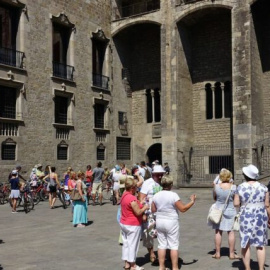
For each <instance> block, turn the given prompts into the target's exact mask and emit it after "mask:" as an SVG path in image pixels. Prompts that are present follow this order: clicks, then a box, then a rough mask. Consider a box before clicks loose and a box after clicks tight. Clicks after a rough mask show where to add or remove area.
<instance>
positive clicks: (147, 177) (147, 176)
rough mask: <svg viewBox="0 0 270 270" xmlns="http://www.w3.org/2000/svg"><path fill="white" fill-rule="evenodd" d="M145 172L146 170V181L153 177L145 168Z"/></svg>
mask: <svg viewBox="0 0 270 270" xmlns="http://www.w3.org/2000/svg"><path fill="white" fill-rule="evenodd" d="M144 170H145V174H144V180H147V179H149V178H151V177H152V176H151V173H150V172H149V170H148V168H145V167H144Z"/></svg>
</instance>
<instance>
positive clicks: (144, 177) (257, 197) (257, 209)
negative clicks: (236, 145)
mask: <svg viewBox="0 0 270 270" xmlns="http://www.w3.org/2000/svg"><path fill="white" fill-rule="evenodd" d="M48 169H49V173H47V174H46V173H44V172H42V165H41V164H37V165H36V166H35V167H34V168H33V170H32V172H31V175H30V179H31V182H32V184H35V181H38V180H40V179H42V180H44V181H48V182H49V185H48V189H49V192H50V199H49V206H50V208H51V209H54V204H55V200H56V189H57V187H60V185H61V183H60V181H59V176H58V175H57V173H56V168H55V167H50V166H48ZM20 170H21V167H20V166H17V167H16V168H15V169H14V170H12V172H11V173H10V175H9V179H10V184H11V189H12V191H11V196H10V197H11V200H12V213H16V200H17V198H18V196H19V193H20V192H19V189H20V180H19V178H21V179H22V180H25V179H24V178H23V177H22V176H21V175H20V174H19V172H20ZM242 172H243V176H244V178H245V180H246V181H245V182H243V183H242V184H240V185H239V186H238V187H237V186H236V185H235V184H234V180H233V176H232V173H231V172H230V171H229V170H227V169H225V168H223V169H221V171H220V174H219V175H218V176H217V177H216V179H215V180H214V182H213V198H214V200H215V203H214V204H213V205H212V206H211V208H210V211H209V215H208V225H210V226H211V227H212V228H213V229H214V230H215V254H214V255H213V256H212V258H213V259H220V257H221V251H220V250H221V242H222V234H223V232H227V234H228V244H229V259H230V260H238V259H241V258H242V260H243V263H244V265H245V269H246V270H250V269H251V268H250V257H251V251H250V247H251V246H254V247H256V252H257V259H258V264H259V270H263V269H264V264H265V246H266V245H267V244H268V237H267V228H268V226H269V225H270V222H269V217H270V208H269V192H268V188H267V187H266V186H265V185H263V184H261V183H259V182H258V181H257V179H258V174H259V171H258V169H257V168H256V167H255V166H254V165H249V166H246V167H243V168H242ZM104 181H106V183H112V185H113V190H114V193H115V196H116V198H117V204H118V205H119V211H118V216H119V217H118V221H119V224H120V229H121V232H120V236H121V237H120V242H121V244H122V260H123V261H124V269H131V270H142V269H144V268H143V267H141V266H138V265H136V257H137V253H138V249H139V244H140V240H143V246H144V247H145V248H146V249H147V251H148V253H149V259H150V261H151V262H152V263H154V262H157V260H158V262H159V270H167V269H168V268H166V266H165V255H166V250H168V249H169V250H170V257H171V263H172V270H178V269H179V268H178V249H179V214H178V212H179V211H180V212H186V211H187V210H188V209H190V208H191V207H192V206H193V205H194V204H195V201H196V195H195V194H192V195H191V196H190V201H189V202H188V203H187V204H184V203H183V201H182V200H181V198H180V197H179V195H178V194H177V193H175V192H173V191H172V190H171V189H172V186H173V178H172V177H171V176H170V169H169V166H168V164H164V166H161V165H160V164H159V162H158V161H155V162H154V163H153V164H146V163H145V162H144V161H141V162H140V163H136V164H134V166H133V167H132V168H131V169H128V168H126V166H125V164H123V163H122V164H117V165H115V166H114V168H112V169H111V170H109V169H108V168H105V169H103V168H102V163H101V162H98V163H97V165H96V167H95V168H94V169H93V170H92V167H91V165H88V166H87V168H86V171H85V172H81V171H79V172H74V171H73V170H72V168H71V167H69V168H68V169H67V171H66V172H65V174H64V189H65V190H66V191H67V192H69V194H71V193H72V191H73V190H76V191H77V193H78V194H79V196H80V199H79V200H75V199H74V200H73V202H72V215H73V225H74V226H75V227H85V226H86V225H87V224H88V217H87V211H88V202H87V196H86V194H87V188H88V187H89V186H90V187H92V197H93V205H95V196H96V194H98V196H99V198H98V201H99V204H100V205H102V185H103V183H104ZM120 190H121V192H120ZM214 208H215V209H219V210H221V211H220V212H221V216H220V217H221V218H220V219H219V221H218V222H214V221H213V219H212V218H211V211H213V209H214ZM238 208H239V211H237V210H238ZM237 217H239V219H237ZM237 220H238V221H239V233H240V242H241V255H242V256H241V257H240V256H238V255H237V254H236V252H235V238H236V237H235V231H234V229H235V222H236V221H237ZM156 238H157V241H158V252H157V254H158V258H157V257H156V253H155V251H154V239H156Z"/></svg>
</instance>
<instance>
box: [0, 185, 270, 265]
mask: <svg viewBox="0 0 270 270" xmlns="http://www.w3.org/2000/svg"><path fill="white" fill-rule="evenodd" d="M176 192H177V193H178V194H179V195H180V197H181V198H182V200H183V201H184V202H188V201H189V195H190V194H192V193H196V194H197V198H198V199H197V202H196V204H195V206H194V207H193V208H191V209H190V211H188V212H186V213H184V214H182V213H181V214H180V227H181V229H180V253H179V255H180V257H181V258H182V259H183V261H181V264H180V266H181V267H180V268H181V269H183V270H193V269H200V270H204V269H205V270H210V269H215V270H216V269H244V268H243V266H242V263H241V261H230V260H229V258H228V248H227V247H228V244H227V235H226V234H224V237H223V243H222V247H223V248H222V258H221V259H220V260H214V259H212V258H211V255H212V254H213V252H214V251H213V248H214V241H213V239H214V231H213V230H212V229H211V228H209V227H208V226H207V225H206V216H207V213H208V209H209V206H210V205H211V203H212V198H211V189H180V190H177V191H176ZM56 206H59V207H57V208H56V209H53V210H51V209H49V207H48V203H45V202H41V203H40V204H38V205H37V206H36V207H35V210H34V211H31V212H30V213H28V214H25V213H24V212H20V213H18V214H12V213H11V209H10V207H9V205H8V204H5V205H0V269H4V270H26V269H40V270H41V269H44V270H45V269H46V270H47V269H59V270H62V269H63V270H72V269H84V270H85V269H90V270H104V269H111V270H120V269H123V262H122V261H121V246H119V245H118V243H117V241H118V236H119V226H118V223H117V221H116V212H117V206H113V205H111V204H110V203H109V202H105V204H104V205H103V206H95V207H93V206H89V209H88V210H89V212H88V217H89V225H88V226H87V227H85V228H74V227H73V226H72V223H71V222H70V220H71V209H70V208H68V209H66V210H64V209H63V208H62V207H60V203H59V201H57V203H56ZM236 238H237V242H236V250H237V252H238V253H240V248H239V236H238V233H237V234H236ZM252 260H253V261H252V269H258V265H257V262H256V261H257V259H256V255H255V250H254V249H253V250H252ZM179 261H180V260H179ZM137 263H138V264H139V265H141V266H143V267H144V268H145V269H146V270H147V269H149V270H154V269H156V270H158V266H153V265H151V264H150V263H149V257H148V256H147V252H146V249H145V248H143V247H142V245H141V247H140V250H139V253H138V259H137ZM269 264H270V249H269V248H268V247H267V260H266V270H267V269H269V270H270V267H269ZM168 266H170V264H169V261H168Z"/></svg>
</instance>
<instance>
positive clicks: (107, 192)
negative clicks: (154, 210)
mask: <svg viewBox="0 0 270 270" xmlns="http://www.w3.org/2000/svg"><path fill="white" fill-rule="evenodd" d="M111 189H112V188H106V187H105V188H103V189H102V196H103V199H104V200H109V199H110V197H111Z"/></svg>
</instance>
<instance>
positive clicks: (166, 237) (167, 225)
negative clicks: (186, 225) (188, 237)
mask: <svg viewBox="0 0 270 270" xmlns="http://www.w3.org/2000/svg"><path fill="white" fill-rule="evenodd" d="M156 229H157V239H158V249H172V250H178V246H179V220H178V219H165V218H164V219H163V218H157V220H156Z"/></svg>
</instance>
